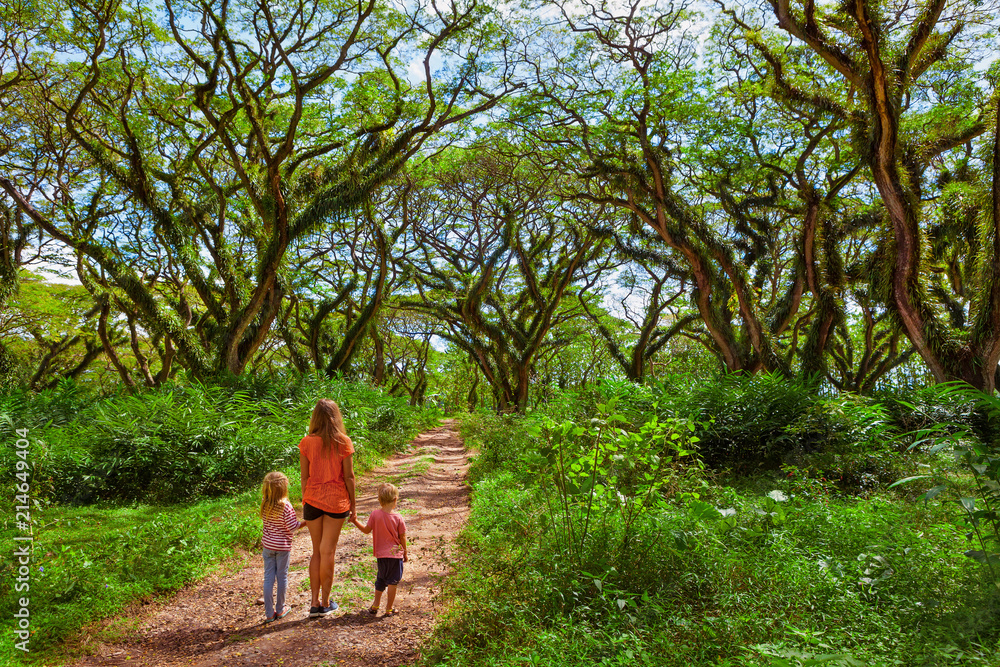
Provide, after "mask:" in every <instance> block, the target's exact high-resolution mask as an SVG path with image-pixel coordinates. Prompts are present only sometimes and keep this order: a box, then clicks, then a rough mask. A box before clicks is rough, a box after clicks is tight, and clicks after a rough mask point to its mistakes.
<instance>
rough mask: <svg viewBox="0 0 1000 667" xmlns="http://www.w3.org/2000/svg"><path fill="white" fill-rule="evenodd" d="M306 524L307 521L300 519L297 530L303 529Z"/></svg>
mask: <svg viewBox="0 0 1000 667" xmlns="http://www.w3.org/2000/svg"><path fill="white" fill-rule="evenodd" d="M304 525H306V522H305V521H299V527H298V528H296V529H295V530H302V527H303V526H304Z"/></svg>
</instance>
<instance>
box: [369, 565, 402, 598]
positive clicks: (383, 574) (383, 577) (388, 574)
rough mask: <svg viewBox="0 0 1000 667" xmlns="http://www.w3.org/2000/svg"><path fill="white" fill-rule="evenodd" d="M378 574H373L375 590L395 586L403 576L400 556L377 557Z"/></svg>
mask: <svg viewBox="0 0 1000 667" xmlns="http://www.w3.org/2000/svg"><path fill="white" fill-rule="evenodd" d="M376 560H377V561H378V574H377V575H375V590H377V591H384V590H385V587H386V586H395V585H396V584H398V583H399V580H400V579H402V578H403V559H402V558H377V559H376Z"/></svg>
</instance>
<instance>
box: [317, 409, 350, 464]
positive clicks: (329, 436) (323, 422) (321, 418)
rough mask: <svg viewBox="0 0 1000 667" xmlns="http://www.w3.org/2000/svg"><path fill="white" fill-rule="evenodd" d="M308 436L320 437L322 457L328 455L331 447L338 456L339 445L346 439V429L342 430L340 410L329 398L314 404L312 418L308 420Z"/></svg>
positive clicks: (342, 420)
mask: <svg viewBox="0 0 1000 667" xmlns="http://www.w3.org/2000/svg"><path fill="white" fill-rule="evenodd" d="M309 435H318V436H319V437H320V439H321V440H322V441H323V450H322V451H323V454H324V455H327V454H329V453H330V447H333V448H334V451H335V452H337V455H338V456H340V445H341V444H342V443H343V442H344V440H345V439H346V438H347V429H346V428H344V418H343V416H341V414H340V408H339V407H338V406H337V404H336V403H334V402H333V401H331V400H330V399H329V398H321V399H319V401H317V402H316V407H315V408H313V411H312V417H310V418H309Z"/></svg>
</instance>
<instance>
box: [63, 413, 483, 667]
mask: <svg viewBox="0 0 1000 667" xmlns="http://www.w3.org/2000/svg"><path fill="white" fill-rule="evenodd" d="M467 469H468V460H467V457H466V452H465V448H464V446H463V445H462V442H461V440H459V438H458V434H457V433H456V432H455V430H454V429H453V426H452V424H451V423H450V422H445V423H444V425H443V426H441V427H438V428H435V429H431V430H430V431H426V432H424V433H422V434H421V435H419V436H418V437H417V438H416V439H415V440H414V441H413V443H411V446H410V448H409V449H408V450H407V451H406V452H404V453H403V454H399V455H397V456H394V457H393V458H391V459H390V460H389V461H387V463H386V465H384V466H383V467H381V468H378V469H377V470H373V471H371V472H369V473H367V474H366V475H364V476H363V477H362V478H361V479H360V480H359V484H358V517H359V519H360V520H361V521H365V520H366V519H367V516H368V514H369V512H371V510H372V509H374V508H376V507H378V499H377V498H376V495H375V489H376V488H377V486H378V484H380V483H381V482H383V481H391V482H392V483H394V484H396V485H397V486H398V487H399V491H400V501H399V504H398V511H399V512H400V513H401V514H402V515H403V518H404V519H405V521H406V527H407V537H408V539H409V540H410V549H409V553H410V560H409V562H408V563H407V564H406V567H405V571H404V575H403V581H402V582H400V584H399V589H398V593H397V596H396V604H395V605H394V606H395V607H396V609H397V610H399V612H400V613H399V615H398V616H396V617H394V618H383V617H382V612H381V611H380V612H379V615H378V616H377V617H373V616H371V615H370V614H368V613H367V611H366V608H367V606H368V605H369V604H370V603H371V596H372V592H373V587H372V586H373V582H374V579H375V558H374V556H373V555H372V550H371V538H370V537H368V536H365V535H362V534H361V532H360V531H358V530H357V529H355V528H354V527H353V526H350V524H346V523H345V525H344V532H343V533H342V534H341V537H340V545H339V546H338V548H337V566H336V573H335V576H334V588H333V593H332V594H331V596H330V599H331V600H335V601H337V602H338V603H339V604H340V609H339V610H337V611H336V612H334V613H333V614H331V615H330V616H328V617H325V618H315V619H310V618H308V617H307V614H308V611H309V602H310V597H309V573H308V564H309V555H310V552H311V545H310V541H309V534H308V530H307V529H305V528H303V529H302V530H301V531H299V532H297V533H296V537H295V543H294V544H293V546H292V561H291V566H290V568H289V573H288V595H287V604H289V605H291V607H292V610H291V612H290V613H289V614H288V616H286V617H285V618H284V619H282V620H280V621H277V622H275V623H269V624H267V625H262V624H261V620H262V619H263V616H264V611H263V605H262V604H258V598H260V595H261V584H262V582H263V577H264V575H263V562H262V561H261V559H260V557H259V555H257V556H256V557H252V558H250V559H249V560H248V562H247V564H246V566H245V567H244V568H243V569H242V570H240V571H239V572H237V573H235V574H230V575H211V576H209V577H207V578H206V579H204V580H202V581H201V582H199V583H198V584H196V585H194V586H191V587H189V588H186V589H184V590H182V591H181V592H179V593H178V594H177V595H176V596H174V597H173V598H171V599H170V601H169V602H167V603H165V604H163V605H161V606H154V605H150V606H147V607H141V608H140V609H139V610H136V614H134V615H132V616H131V617H128V615H126V617H125V618H118V619H114V620H112V621H109V622H107V623H105V624H103V626H104V628H103V630H102V632H101V633H100V634H101V635H103V636H108V635H109V634H114V633H115V632H120V633H121V638H120V639H117V640H115V641H114V642H113V643H97V644H96V645H94V644H91V645H89V646H88V645H86V644H85V650H86V651H87V652H88V653H89V654H90V655H89V656H88V657H86V658H84V659H82V660H80V661H78V662H76V663H74V664H75V665H78V666H80V667H83V666H89V665H152V666H155V667H161V666H166V665H186V666H208V665H232V666H236V665H282V666H283V667H290V666H300V665H301V666H305V665H310V666H312V665H328V666H335V665H341V664H343V665H364V666H369V665H371V666H374V665H379V666H382V665H386V666H394V665H403V664H408V663H410V662H412V661H413V660H414V659H415V658H416V657H417V656H418V654H419V650H420V645H421V642H422V641H423V639H424V638H425V637H426V636H427V635H428V633H429V632H430V630H431V628H432V627H433V622H434V616H435V601H436V599H437V596H438V594H439V591H440V585H441V580H442V579H443V578H444V577H445V575H446V574H447V572H448V567H449V562H450V560H449V559H450V553H451V542H452V538H453V537H454V536H455V535H456V534H457V533H458V531H459V530H460V529H461V527H462V526H463V525H464V523H465V520H466V517H467V516H468V511H469V494H468V487H467V486H466V484H465V475H466V472H467ZM299 515H300V516H301V508H299ZM383 608H384V600H383Z"/></svg>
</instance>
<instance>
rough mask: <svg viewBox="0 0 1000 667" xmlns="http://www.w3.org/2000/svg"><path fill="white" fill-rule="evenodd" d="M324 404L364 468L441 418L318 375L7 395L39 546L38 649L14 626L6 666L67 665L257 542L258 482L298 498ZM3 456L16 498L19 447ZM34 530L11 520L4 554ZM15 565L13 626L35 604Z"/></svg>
mask: <svg viewBox="0 0 1000 667" xmlns="http://www.w3.org/2000/svg"><path fill="white" fill-rule="evenodd" d="M321 397H326V398H333V399H334V400H336V401H337V402H338V403H339V404H340V405H341V407H342V410H343V413H344V419H345V423H346V426H347V428H348V432H349V434H350V435H351V438H352V439H353V441H354V444H355V447H356V455H355V466H356V468H357V470H358V471H359V472H363V471H364V470H367V469H369V468H371V467H373V466H375V465H376V464H378V463H379V462H380V461H381V460H382V459H383V458H384V457H385V456H387V455H388V454H391V453H393V452H394V451H396V450H397V449H399V448H400V447H402V446H403V445H405V443H406V442H408V441H409V440H410V438H411V437H412V436H413V435H414V434H415V433H416V432H417V431H418V430H420V429H422V428H425V427H426V426H428V425H429V424H431V423H433V422H435V421H436V420H437V418H438V415H437V414H435V413H434V411H432V410H425V411H421V410H418V409H415V408H411V407H409V406H407V405H406V404H405V403H404V402H403V401H400V400H397V399H393V398H390V397H387V396H385V395H383V394H382V393H381V392H379V391H377V390H374V389H372V388H370V387H368V386H365V385H359V384H354V383H349V382H346V381H340V380H325V379H321V378H317V377H309V376H305V377H286V378H282V377H278V378H258V379H247V380H241V381H239V382H234V383H230V386H221V387H220V386H216V387H206V386H202V385H198V384H187V385H182V384H177V385H173V386H169V387H164V388H162V389H159V390H156V391H150V392H147V393H143V394H140V395H137V396H130V395H127V394H123V395H120V396H110V397H100V396H96V395H93V394H91V393H89V392H87V391H86V390H84V389H82V388H81V387H79V386H77V385H74V384H72V383H66V384H64V385H61V386H60V387H58V388H57V389H54V390H50V391H46V392H42V393H38V394H31V393H27V392H16V391H15V392H12V393H8V394H6V395H0V436H2V439H3V441H4V442H8V443H13V442H14V438H15V435H14V433H15V430H19V429H26V430H27V432H28V440H29V442H30V443H31V444H30V450H29V452H30V454H29V458H30V461H31V463H32V466H33V469H32V471H31V474H32V478H31V520H32V533H33V537H34V551H33V555H32V564H31V573H30V577H29V579H30V581H29V584H30V591H28V593H27V595H28V597H29V599H30V612H31V629H32V631H33V634H32V635H31V639H30V648H31V653H29V654H28V655H27V656H25V655H23V654H21V652H20V651H15V650H14V648H13V644H14V641H13V639H11V636H10V633H9V631H8V632H5V641H4V644H3V647H2V648H0V663H2V664H7V662H8V661H10V660H12V659H14V658H15V657H17V658H18V659H19V660H24V659H25V658H28V659H31V660H32V661H35V662H41V663H46V664H58V661H59V658H58V655H59V654H60V653H61V652H62V651H63V650H66V649H69V650H73V649H74V646H75V645H76V644H77V643H79V641H82V640H81V639H80V638H79V637H77V639H74V640H72V641H71V642H70V645H69V646H66V647H63V646H62V645H61V644H62V642H64V641H65V640H67V638H73V637H74V635H75V633H76V631H77V630H78V629H79V628H80V627H82V626H84V625H85V624H87V623H89V622H91V621H94V620H98V619H100V618H104V617H107V616H110V615H112V614H114V613H116V612H118V611H121V610H122V609H124V608H126V607H127V606H128V605H129V604H133V603H134V602H135V601H136V600H137V599H149V598H150V597H151V596H155V595H157V594H161V593H167V592H170V591H173V590H176V589H177V588H179V587H180V586H182V585H184V584H185V583H187V582H189V581H191V580H193V579H195V578H198V577H200V576H204V575H205V574H206V573H207V572H208V571H211V568H212V567H213V566H215V565H217V564H219V563H222V562H225V561H226V560H227V559H229V558H231V557H232V556H234V555H235V554H236V551H237V550H238V549H252V548H254V547H255V546H256V545H258V544H259V541H260V520H259V519H258V518H257V516H256V510H257V507H258V506H259V502H260V501H259V498H258V494H259V492H258V489H257V485H258V484H259V481H260V479H261V478H262V477H263V475H264V473H265V472H267V471H269V470H274V469H283V470H284V471H285V473H286V474H287V475H288V477H289V479H290V480H291V482H292V488H291V489H290V496H291V497H292V498H293V500H295V501H297V500H298V499H299V497H300V491H299V488H298V479H299V473H298V449H297V444H298V441H299V440H300V439H301V437H302V436H303V435H304V434H305V431H306V429H307V426H308V422H309V415H310V412H311V410H312V408H313V406H314V405H315V401H316V400H317V399H318V398H321ZM0 458H2V459H3V469H4V470H5V471H6V472H5V477H4V478H3V483H2V488H3V492H4V495H5V496H6V497H7V498H11V499H12V498H14V497H15V489H14V484H15V483H16V482H17V481H18V480H16V479H15V478H14V477H13V471H14V470H15V462H16V458H15V452H14V448H13V447H7V448H5V450H4V451H3V452H2V454H0ZM21 534H23V532H22V531H20V530H18V527H17V524H16V523H15V517H14V516H12V515H5V517H4V522H3V527H2V531H0V545H2V546H0V548H2V549H3V550H4V553H7V554H10V553H13V549H14V540H13V537H14V536H15V535H21ZM15 565H16V564H15V562H14V560H13V559H10V558H6V559H3V560H2V561H0V613H3V614H4V615H5V616H6V617H7V618H11V615H12V613H13V612H14V610H15V605H16V601H17V600H18V599H19V598H20V597H22V596H24V595H25V593H24V592H16V591H14V590H13V585H14V582H15ZM123 622H124V623H127V619H125V620H123ZM114 631H115V628H114V627H112V628H110V629H108V630H106V631H105V632H111V633H113V632H114Z"/></svg>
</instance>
